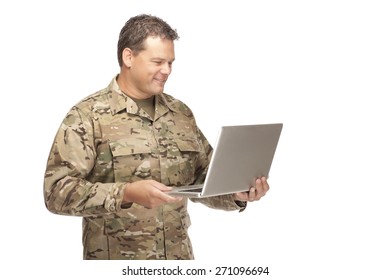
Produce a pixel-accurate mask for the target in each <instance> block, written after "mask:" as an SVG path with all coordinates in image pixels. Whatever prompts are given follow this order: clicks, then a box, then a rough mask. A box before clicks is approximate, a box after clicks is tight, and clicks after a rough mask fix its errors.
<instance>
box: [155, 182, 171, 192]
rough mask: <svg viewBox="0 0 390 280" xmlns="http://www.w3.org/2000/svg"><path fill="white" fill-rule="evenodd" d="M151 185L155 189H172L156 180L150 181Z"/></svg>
mask: <svg viewBox="0 0 390 280" xmlns="http://www.w3.org/2000/svg"><path fill="white" fill-rule="evenodd" d="M152 185H153V187H155V188H156V189H159V190H160V191H170V190H172V187H168V186H166V185H164V184H162V183H160V182H157V181H152Z"/></svg>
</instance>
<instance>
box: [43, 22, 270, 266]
mask: <svg viewBox="0 0 390 280" xmlns="http://www.w3.org/2000/svg"><path fill="white" fill-rule="evenodd" d="M178 38H179V37H178V35H177V33H176V31H175V30H173V29H172V28H171V27H170V26H169V25H168V24H167V23H166V22H164V21H163V20H161V19H159V18H157V17H153V16H149V15H139V16H136V17H133V18H130V19H129V21H128V22H127V23H126V24H125V25H124V27H123V28H122V30H121V32H120V36H119V41H118V61H119V65H120V73H119V75H118V76H116V77H115V78H114V79H113V80H112V81H111V83H110V85H109V86H108V87H107V88H105V89H103V90H101V91H99V92H97V93H95V94H93V95H91V96H89V97H87V98H85V99H84V100H82V101H81V102H79V103H78V104H76V105H75V106H74V107H73V108H72V109H71V110H70V111H69V113H68V114H67V116H66V117H65V119H64V121H63V123H62V124H61V126H60V128H59V130H58V132H57V135H56V137H55V140H54V143H53V146H52V149H51V152H50V155H49V159H48V163H47V170H46V173H45V183H44V196H45V203H46V207H47V208H48V209H49V210H50V211H51V212H53V213H57V214H65V215H74V216H82V217H83V246H84V259H193V252H192V248H191V242H190V239H189V237H188V234H187V229H188V227H189V225H190V219H189V216H188V213H187V199H183V198H178V197H173V196H170V195H168V194H167V193H166V192H167V191H169V190H170V189H171V186H184V185H189V184H194V183H201V182H203V180H204V178H205V175H206V172H207V167H208V164H209V160H210V157H211V153H212V148H211V146H210V145H209V143H208V142H207V140H206V138H205V137H204V136H203V134H202V132H201V131H200V130H199V128H198V127H197V125H196V122H195V119H194V116H193V114H192V112H191V110H190V109H189V108H188V107H187V106H186V105H185V104H183V103H182V102H180V101H179V100H177V99H175V98H173V97H172V96H170V95H167V94H165V93H163V90H164V85H165V83H166V81H167V79H168V77H169V75H170V74H171V71H172V64H173V62H174V60H175V53H174V40H176V39H178ZM268 189H269V186H268V184H267V181H266V179H265V178H261V179H260V178H259V179H258V180H257V181H256V186H253V187H251V188H250V190H249V192H243V193H237V194H232V195H224V196H218V197H212V198H203V199H193V201H194V202H201V203H203V204H205V205H207V206H208V207H211V208H216V209H224V210H241V211H242V210H243V209H244V208H245V207H246V202H247V201H254V200H259V199H260V198H261V197H262V196H263V195H265V193H266V192H267V191H268Z"/></svg>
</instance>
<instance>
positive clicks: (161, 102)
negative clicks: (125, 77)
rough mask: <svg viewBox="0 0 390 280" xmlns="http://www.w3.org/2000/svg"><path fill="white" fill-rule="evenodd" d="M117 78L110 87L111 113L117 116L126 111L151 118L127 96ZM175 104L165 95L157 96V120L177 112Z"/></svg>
mask: <svg viewBox="0 0 390 280" xmlns="http://www.w3.org/2000/svg"><path fill="white" fill-rule="evenodd" d="M116 78H117V76H116V77H115V78H113V79H112V81H111V83H110V84H109V86H108V92H109V98H110V100H109V102H110V109H111V113H112V114H113V115H115V114H117V113H119V112H121V111H123V110H125V109H126V111H127V113H129V114H133V115H137V116H141V117H147V118H150V117H149V115H148V114H147V113H146V112H145V111H144V110H142V109H141V108H139V107H138V106H137V104H136V103H135V102H134V100H133V99H131V98H130V97H129V96H127V95H126V94H125V93H124V92H123V91H122V90H121V89H120V88H119V85H118V83H117V81H116ZM174 103H175V102H174V100H173V99H172V98H167V95H166V94H165V93H162V94H159V95H156V100H155V104H156V114H155V120H157V119H158V118H159V117H161V116H163V115H165V114H166V113H167V112H169V111H173V112H177V109H176V108H175V106H174Z"/></svg>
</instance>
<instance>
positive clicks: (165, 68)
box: [160, 62, 172, 75]
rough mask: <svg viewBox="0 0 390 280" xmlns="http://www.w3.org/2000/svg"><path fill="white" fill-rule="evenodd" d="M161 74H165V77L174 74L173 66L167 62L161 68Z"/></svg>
mask: <svg viewBox="0 0 390 280" xmlns="http://www.w3.org/2000/svg"><path fill="white" fill-rule="evenodd" d="M160 71H161V73H162V74H164V75H169V74H171V72H172V64H171V63H169V62H166V63H164V64H163V65H162V66H161V70H160Z"/></svg>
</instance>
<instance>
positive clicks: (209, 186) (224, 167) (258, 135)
mask: <svg viewBox="0 0 390 280" xmlns="http://www.w3.org/2000/svg"><path fill="white" fill-rule="evenodd" d="M282 128H283V124H282V123H275V124H259V125H240V126H223V127H222V128H221V129H220V131H219V134H218V137H217V142H216V146H215V149H214V152H213V155H212V158H211V162H210V165H209V169H208V171H207V175H206V178H205V182H204V184H202V185H190V186H182V187H175V188H174V189H173V190H172V191H170V192H168V194H169V195H173V196H183V197H208V196H216V195H223V194H230V193H237V192H243V191H248V190H249V188H250V186H254V184H255V180H256V179H257V178H259V177H262V176H265V177H268V175H269V172H270V169H271V164H272V160H273V158H274V154H275V151H276V147H277V145H278V141H279V137H280V134H281V131H282Z"/></svg>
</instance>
